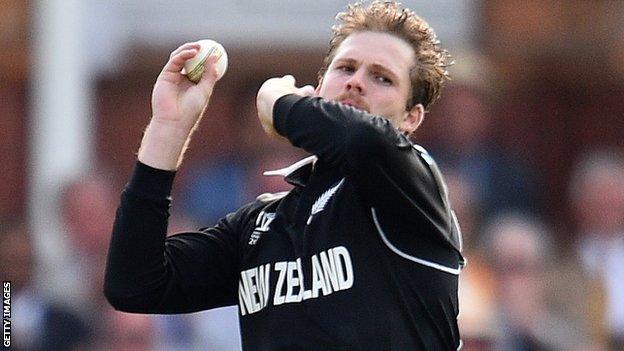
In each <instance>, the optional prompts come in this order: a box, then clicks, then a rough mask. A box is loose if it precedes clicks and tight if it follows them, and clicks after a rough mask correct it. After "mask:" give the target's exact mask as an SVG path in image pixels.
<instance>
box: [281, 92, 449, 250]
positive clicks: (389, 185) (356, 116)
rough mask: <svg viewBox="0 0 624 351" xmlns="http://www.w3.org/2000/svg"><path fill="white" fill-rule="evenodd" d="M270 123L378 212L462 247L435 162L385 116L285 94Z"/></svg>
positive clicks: (320, 99) (321, 100) (322, 100)
mask: <svg viewBox="0 0 624 351" xmlns="http://www.w3.org/2000/svg"><path fill="white" fill-rule="evenodd" d="M273 121H274V126H275V129H276V130H277V132H278V133H279V134H280V135H283V136H285V137H286V138H287V139H288V140H289V141H290V142H291V143H292V144H293V145H294V146H297V147H300V148H303V149H304V150H306V151H308V152H311V153H313V154H315V155H317V156H318V157H319V159H320V160H321V161H323V162H325V163H327V164H329V165H331V166H333V167H337V168H338V169H340V170H341V172H343V174H344V175H345V176H350V177H351V178H352V179H354V181H356V182H357V184H358V185H359V187H360V188H361V190H362V191H361V194H362V196H363V197H364V198H365V199H366V200H367V201H368V202H369V203H370V205H371V206H373V207H375V208H376V210H377V211H378V213H381V214H383V213H386V214H390V212H391V216H392V217H393V218H401V219H402V220H404V221H408V222H412V223H413V225H414V227H415V228H421V229H423V230H421V231H420V232H422V233H434V235H433V236H431V237H432V238H443V239H444V241H445V242H446V243H447V244H449V245H451V246H452V247H453V248H454V249H456V250H457V251H459V250H460V247H461V234H460V233H459V227H458V226H457V221H456V219H455V216H454V214H453V213H452V211H451V209H450V204H449V201H448V195H447V191H446V186H445V184H444V181H443V180H442V176H441V175H440V172H439V170H438V167H437V165H436V164H435V162H434V161H433V159H432V158H431V157H430V156H429V154H428V153H427V152H426V151H425V150H424V149H423V148H421V147H419V146H417V145H414V144H412V143H411V142H410V141H409V140H408V139H407V137H406V136H405V135H403V134H402V133H401V132H399V131H398V130H397V129H396V128H394V127H393V126H392V124H391V123H390V121H389V120H388V119H386V118H382V117H379V116H374V115H372V114H369V113H366V112H364V111H360V110H357V109H354V108H351V107H349V106H345V105H342V104H338V103H334V102H331V101H327V100H324V99H322V98H318V97H300V96H297V95H287V96H283V97H282V98H280V99H279V100H278V101H277V102H276V104H275V107H274V110H273ZM402 239H406V240H402ZM397 240H398V241H407V240H410V238H409V237H405V236H403V238H397ZM406 245H409V244H406Z"/></svg>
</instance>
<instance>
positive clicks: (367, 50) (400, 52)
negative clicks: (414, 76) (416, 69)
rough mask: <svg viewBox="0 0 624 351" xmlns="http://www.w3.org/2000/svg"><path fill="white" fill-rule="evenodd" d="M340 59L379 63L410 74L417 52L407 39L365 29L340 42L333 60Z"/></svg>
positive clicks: (399, 72)
mask: <svg viewBox="0 0 624 351" xmlns="http://www.w3.org/2000/svg"><path fill="white" fill-rule="evenodd" d="M340 59H352V60H355V61H358V62H361V63H364V64H378V65H381V66H383V67H385V68H387V69H390V70H392V71H393V72H395V73H397V74H408V73H409V70H410V69H411V68H412V66H413V63H414V60H415V53H414V49H412V47H411V46H410V45H409V44H408V43H407V42H406V41H405V40H403V39H401V38H399V37H397V36H395V35H393V34H390V33H382V32H371V31H363V32H356V33H353V34H351V35H349V36H348V37H347V38H346V39H345V40H344V41H343V42H342V43H341V44H340V46H339V47H338V49H337V50H336V55H335V56H334V59H333V60H332V62H335V61H336V60H340Z"/></svg>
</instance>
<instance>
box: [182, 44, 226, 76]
mask: <svg viewBox="0 0 624 351" xmlns="http://www.w3.org/2000/svg"><path fill="white" fill-rule="evenodd" d="M197 43H198V44H199V45H200V46H201V48H200V49H199V52H198V53H197V55H195V57H193V58H191V59H189V60H187V61H186V62H185V63H184V71H185V72H182V73H184V74H186V76H187V78H188V79H190V80H191V81H192V82H194V83H197V82H199V80H200V79H201V77H202V74H203V73H204V63H205V62H206V60H207V59H208V57H210V56H216V57H218V60H217V80H219V79H221V77H223V75H224V74H225V71H226V70H227V66H228V57H227V53H226V52H225V49H224V48H223V46H222V45H221V44H219V43H217V42H216V41H214V40H210V39H203V40H200V41H198V42H197Z"/></svg>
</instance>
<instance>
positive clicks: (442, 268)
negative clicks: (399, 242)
mask: <svg viewBox="0 0 624 351" xmlns="http://www.w3.org/2000/svg"><path fill="white" fill-rule="evenodd" d="M371 213H372V215H373V221H374V222H375V226H376V227H377V232H379V235H380V236H381V240H383V242H384V244H386V246H388V248H389V249H390V250H392V251H393V252H394V253H395V254H397V255H399V256H401V257H403V258H405V259H407V260H410V261H412V262H416V263H418V264H421V265H423V266H427V267H430V268H433V269H437V270H439V271H442V272H445V273H450V274H454V275H459V272H461V266H460V267H458V268H457V269H455V268H450V267H447V266H443V265H441V264H439V263H435V262H431V261H427V260H423V259H422V258H418V257H414V256H410V255H408V254H406V253H405V252H403V251H401V250H399V249H398V248H397V247H396V246H394V245H392V243H391V242H390V240H388V238H387V237H386V234H385V233H384V231H383V229H381V224H379V219H378V218H377V211H376V210H375V208H374V207H371Z"/></svg>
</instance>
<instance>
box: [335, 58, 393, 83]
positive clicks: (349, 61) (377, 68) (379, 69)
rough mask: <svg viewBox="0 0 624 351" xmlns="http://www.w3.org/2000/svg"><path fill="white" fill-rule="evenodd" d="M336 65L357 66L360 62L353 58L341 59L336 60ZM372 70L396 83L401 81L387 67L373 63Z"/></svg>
mask: <svg viewBox="0 0 624 351" xmlns="http://www.w3.org/2000/svg"><path fill="white" fill-rule="evenodd" d="M336 63H346V64H351V65H355V64H357V63H358V61H357V60H355V59H352V58H339V59H337V60H336ZM371 68H372V70H373V71H376V72H380V73H384V74H387V75H388V76H389V77H390V78H391V79H392V80H394V81H397V80H398V79H399V77H398V76H397V74H396V73H394V72H393V71H391V70H390V69H389V68H387V67H386V66H383V65H380V64H378V63H373V64H372V65H371Z"/></svg>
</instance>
